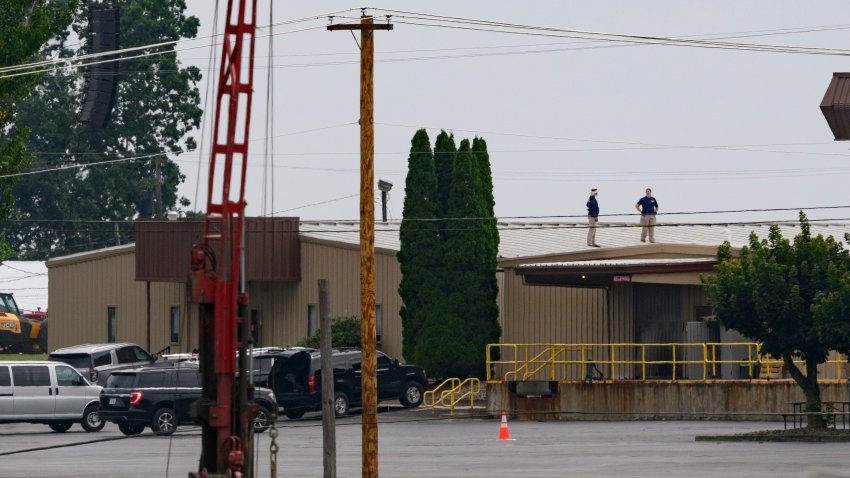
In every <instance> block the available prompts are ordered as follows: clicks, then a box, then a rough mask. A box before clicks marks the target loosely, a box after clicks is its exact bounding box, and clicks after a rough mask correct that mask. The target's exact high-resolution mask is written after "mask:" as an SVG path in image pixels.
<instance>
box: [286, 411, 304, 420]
mask: <svg viewBox="0 0 850 478" xmlns="http://www.w3.org/2000/svg"><path fill="white" fill-rule="evenodd" d="M283 414H284V415H286V418H289V419H291V420H297V419H299V418H301V417H303V416H304V410H289V411H284V412H283Z"/></svg>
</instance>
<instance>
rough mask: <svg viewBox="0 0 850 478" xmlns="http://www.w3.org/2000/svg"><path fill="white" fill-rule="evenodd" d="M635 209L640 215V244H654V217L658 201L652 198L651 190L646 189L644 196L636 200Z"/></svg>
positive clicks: (656, 212)
mask: <svg viewBox="0 0 850 478" xmlns="http://www.w3.org/2000/svg"><path fill="white" fill-rule="evenodd" d="M635 209H637V212H639V213H640V225H641V229H640V242H646V236H647V235H649V242H655V215H656V214H658V201H656V200H655V198H654V197H652V189H649V188H646V195H645V196H644V197H642V198H640V199H638V202H637V204H635Z"/></svg>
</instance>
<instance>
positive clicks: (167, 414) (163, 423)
mask: <svg viewBox="0 0 850 478" xmlns="http://www.w3.org/2000/svg"><path fill="white" fill-rule="evenodd" d="M151 430H153V432H154V433H155V434H157V435H171V434H172V433H174V430H177V414H175V413H174V410H172V409H170V408H160V409H159V410H157V411H156V413H154V414H153V422H151Z"/></svg>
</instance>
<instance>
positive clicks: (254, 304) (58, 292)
mask: <svg viewBox="0 0 850 478" xmlns="http://www.w3.org/2000/svg"><path fill="white" fill-rule="evenodd" d="M375 259H376V262H375V265H376V281H375V282H376V284H375V286H376V304H379V305H381V314H382V331H381V332H382V334H381V339H382V340H381V344H380V345H379V349H380V350H383V351H385V352H386V353H388V354H390V355H392V356H394V357H399V358H401V318H400V317H399V309H400V308H401V299H400V298H399V296H398V286H399V282H400V281H401V271H400V269H399V266H398V261H396V259H395V253H394V252H391V251H383V250H378V251H376V258H375ZM301 264H302V280H301V282H299V283H295V284H291V283H283V282H250V283H248V297H249V300H248V302H249V308H250V309H252V310H257V312H258V314H259V317H260V319H261V320H262V321H263V325H262V329H261V338H260V345H263V346H283V345H294V344H295V343H297V342H298V341H299V340H300V339H302V338H303V337H305V336H306V335H307V306H308V305H315V306H316V320H317V325H318V303H319V293H318V280H319V279H328V281H329V285H330V306H331V316H332V317H341V316H358V317H359V316H360V271H359V267H360V259H359V250H358V249H357V246H347V245H339V244H329V243H323V242H321V241H310V240H305V241H303V242H302V245H301ZM48 267H49V280H50V288H49V291H48V292H49V300H50V304H51V307H50V335H49V340H50V343H49V344H48V348H49V349H50V350H55V349H57V348H60V347H66V346H69V345H77V344H82V343H98V342H106V341H107V308H108V307H115V308H116V316H117V337H116V340H117V341H119V342H135V343H138V344H140V345H142V346H143V347H147V299H146V298H147V294H146V289H145V286H146V284H145V283H144V282H137V281H136V280H135V255H134V248H133V246H132V245H130V246H126V247H124V248H121V249H120V250H114V251H108V252H104V253H93V254H89V255H87V256H85V257H80V258H71V259H59V260H56V261H53V262H52V263H49V264H48ZM187 293H188V292H187V287H186V285H185V284H180V283H166V282H152V283H151V343H150V347H149V348H150V350H151V351H152V352H156V351H158V350H161V349H162V348H163V347H165V346H168V345H171V351H172V352H188V351H191V350H192V349H193V348H196V347H197V346H198V324H197V305H196V304H193V303H191V302H190V301H189V297H188V295H187ZM174 306H176V307H179V311H180V334H179V339H180V341H179V342H177V343H171V342H170V328H169V327H170V317H169V314H170V309H171V307H174Z"/></svg>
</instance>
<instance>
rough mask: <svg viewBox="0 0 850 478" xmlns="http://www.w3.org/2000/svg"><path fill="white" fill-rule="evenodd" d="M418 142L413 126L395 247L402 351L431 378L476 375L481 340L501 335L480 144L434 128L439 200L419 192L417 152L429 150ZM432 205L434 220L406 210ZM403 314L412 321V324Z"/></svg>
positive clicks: (481, 363)
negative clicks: (402, 320) (400, 283)
mask: <svg viewBox="0 0 850 478" xmlns="http://www.w3.org/2000/svg"><path fill="white" fill-rule="evenodd" d="M423 142H427V136H426V135H425V132H424V131H420V132H417V133H416V136H414V141H413V143H414V148H412V149H411V162H410V165H411V166H410V169H409V171H408V177H407V187H408V189H407V190H406V194H407V196H406V197H405V213H404V218H403V220H402V251H401V252H400V254H399V262H400V263H401V267H402V275H403V279H402V280H403V287H402V288H401V289H400V293H401V294H402V300H403V301H404V308H403V309H402V311H403V313H404V314H405V315H406V317H407V321H406V322H405V323H404V329H403V335H404V340H405V358H406V359H408V360H411V361H413V362H415V363H417V364H419V365H422V366H423V367H425V369H426V370H428V373H430V374H431V375H433V376H435V377H438V378H443V377H467V376H481V375H483V374H484V371H485V350H486V346H487V344H488V343H491V342H495V341H497V340H498V338H499V336H500V334H501V329H500V327H499V324H498V315H499V309H498V305H497V303H496V296H497V294H498V284H497V282H496V265H497V264H496V260H497V253H498V240H499V239H498V231H497V230H496V228H495V219H494V218H493V209H492V208H493V204H494V202H493V192H492V179H491V178H490V165H489V156H488V154H487V145H486V143H485V142H484V140H483V139H480V138H476V139H475V142H474V145H475V150H474V151H473V148H472V147H471V146H470V142H469V140H466V139H465V140H463V141H461V143H460V148H455V143H454V137H453V136H451V135H449V134H447V133H446V132H445V131H443V132H441V133H440V135H439V136H438V137H437V140H436V144H435V146H434V160H433V164H434V166H433V170H434V171H435V174H434V177H435V180H436V186H435V187H434V189H433V190H434V191H436V194H437V198H438V200H437V201H431V200H427V201H423V198H429V199H430V198H431V197H433V196H430V195H429V194H428V193H427V192H426V191H428V190H431V186H430V184H431V179H430V177H431V168H432V166H431V165H430V164H427V163H425V162H424V161H423V162H421V163H420V162H417V161H418V159H416V158H417V157H418V156H422V157H425V158H428V159H430V155H429V154H427V153H426V154H421V155H414V154H413V153H414V152H415V151H425V150H426V149H425V144H424V143H423ZM438 158H439V159H438ZM481 162H486V163H487V164H486V165H482V164H481ZM423 178H425V179H424V180H423ZM411 192H414V193H415V194H413V195H411V194H410V193H411ZM432 211H434V212H433V214H436V218H437V219H438V220H436V221H427V222H425V223H423V222H422V221H416V220H415V219H417V216H413V214H432ZM435 251H437V252H436V255H435ZM410 318H414V319H415V320H416V321H415V322H413V323H412V324H411V325H412V327H408V323H410V322H411V320H410ZM409 351H412V353H411V352H409Z"/></svg>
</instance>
